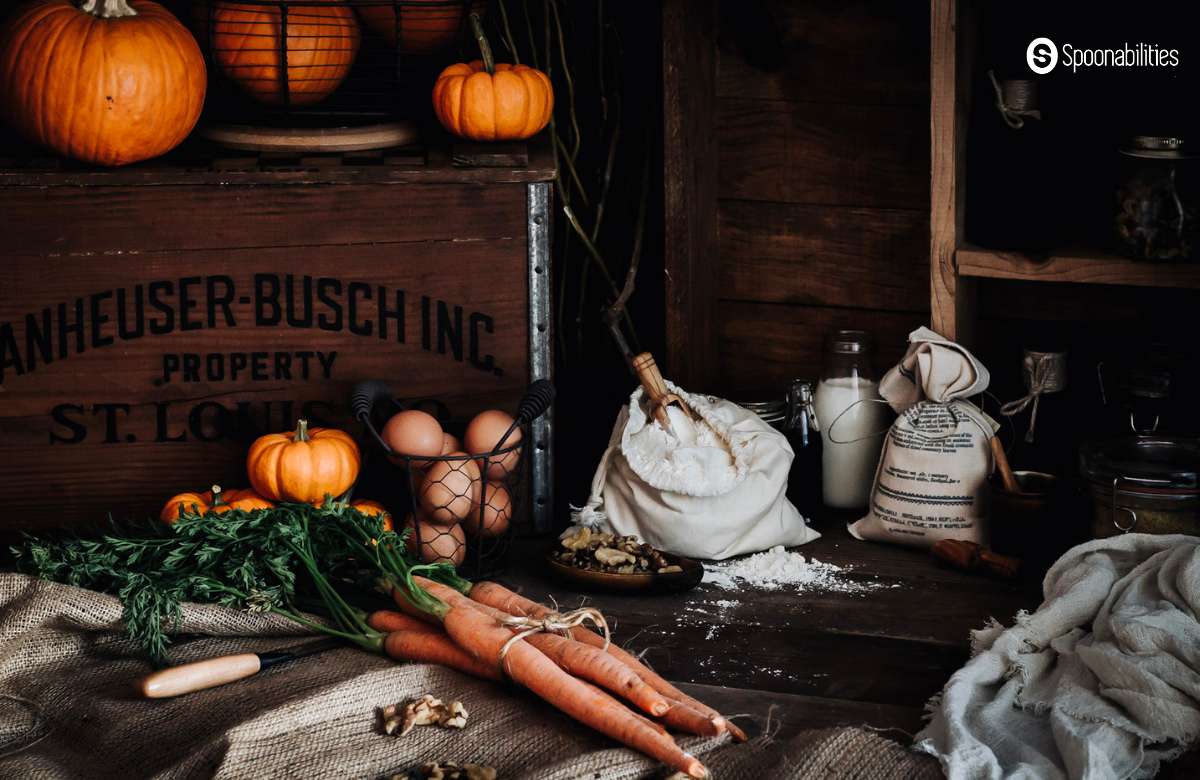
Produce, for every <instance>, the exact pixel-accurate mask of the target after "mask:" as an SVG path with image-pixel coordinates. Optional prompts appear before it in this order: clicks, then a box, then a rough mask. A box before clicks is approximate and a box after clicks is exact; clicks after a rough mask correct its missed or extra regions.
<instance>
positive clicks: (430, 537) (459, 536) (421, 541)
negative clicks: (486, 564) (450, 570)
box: [404, 514, 467, 566]
mask: <svg viewBox="0 0 1200 780" xmlns="http://www.w3.org/2000/svg"><path fill="white" fill-rule="evenodd" d="M404 527H405V528H408V529H410V533H409V534H408V550H409V552H411V553H412V554H413V555H415V556H417V557H418V558H420V559H421V560H422V561H423V562H424V563H441V562H442V561H445V562H446V563H452V564H454V565H455V566H458V565H459V564H461V563H462V562H463V559H464V558H466V557H467V536H466V534H464V533H463V529H462V526H461V525H459V524H458V523H454V524H453V525H438V524H436V523H431V522H429V521H428V520H426V519H425V518H421V524H420V529H419V530H418V529H416V528H415V524H414V523H413V516H412V515H411V514H410V515H409V516H408V518H407V519H406V520H405V521H404Z"/></svg>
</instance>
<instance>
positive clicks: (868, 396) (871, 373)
mask: <svg viewBox="0 0 1200 780" xmlns="http://www.w3.org/2000/svg"><path fill="white" fill-rule="evenodd" d="M871 353H872V347H871V337H870V334H868V333H866V332H865V331H861V330H839V331H836V332H834V333H833V334H831V335H830V336H829V337H828V338H827V339H826V342H825V360H824V366H823V368H822V371H821V380H820V382H818V383H817V390H816V402H815V404H814V406H815V409H816V415H817V420H818V421H819V422H820V425H821V435H822V438H823V441H822V450H821V494H822V498H823V500H824V503H825V505H826V506H828V507H832V508H836V509H860V508H863V507H865V506H867V503H868V502H869V501H870V497H871V485H872V483H873V482H874V481H875V469H876V467H877V466H878V465H879V452H880V449H881V447H882V446H883V433H885V432H886V431H887V426H888V422H889V419H890V410H889V408H888V407H887V405H886V404H884V403H883V402H882V399H881V398H880V397H879V381H878V378H877V377H876V374H875V369H874V366H873V365H872V363H871Z"/></svg>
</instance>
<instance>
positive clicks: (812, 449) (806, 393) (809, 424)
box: [740, 379, 821, 525]
mask: <svg viewBox="0 0 1200 780" xmlns="http://www.w3.org/2000/svg"><path fill="white" fill-rule="evenodd" d="M740 403H741V406H743V407H744V408H746V409H748V410H750V411H752V412H754V413H755V414H757V415H758V416H759V417H760V418H762V420H763V422H765V423H767V424H768V425H770V426H771V427H772V428H774V429H775V430H777V431H780V432H782V433H783V434H784V435H785V436H787V439H788V443H789V444H791V446H792V453H793V458H792V468H791V470H790V471H789V472H788V487H787V497H788V500H790V501H791V502H792V504H793V505H795V507H796V508H797V509H798V510H800V514H802V515H804V517H805V519H806V520H807V521H808V522H809V524H810V525H811V524H812V523H813V520H814V516H815V515H816V514H817V511H818V510H819V509H820V507H821V435H820V433H818V430H819V428H818V424H817V418H816V413H815V411H814V409H813V383H812V382H810V381H808V380H804V379H797V380H794V381H793V382H792V383H791V384H790V385H789V386H788V388H787V395H786V397H782V398H780V397H776V398H769V399H766V400H762V401H743V402H740Z"/></svg>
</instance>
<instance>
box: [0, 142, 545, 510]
mask: <svg viewBox="0 0 1200 780" xmlns="http://www.w3.org/2000/svg"><path fill="white" fill-rule="evenodd" d="M552 176H553V168H552V163H551V161H550V159H549V156H548V154H546V153H542V152H537V153H532V154H531V155H530V160H529V163H528V165H526V166H524V167H520V168H465V167H461V166H455V165H453V164H452V162H451V160H450V157H449V155H437V154H435V153H430V154H429V155H428V157H427V158H426V157H425V156H421V155H418V158H417V159H415V160H414V159H412V158H411V157H408V156H405V155H399V154H397V155H393V156H392V157H391V158H389V157H385V156H380V155H376V156H371V155H366V156H365V157H361V158H356V157H352V156H347V157H345V158H339V157H334V158H332V159H331V158H318V159H310V160H286V159H282V160H281V159H272V160H265V159H258V158H254V157H239V158H234V159H226V160H214V159H208V160H207V161H205V160H201V161H197V162H195V163H192V162H190V161H189V162H187V163H185V164H178V163H177V164H174V165H170V164H162V163H158V164H150V165H146V166H137V167H134V168H130V169H123V170H115V171H95V170H91V169H87V170H84V169H80V170H70V169H66V168H57V169H56V168H54V167H50V168H39V167H36V166H35V167H23V168H17V167H11V166H10V167H2V168H0V214H3V215H4V216H3V221H4V223H5V230H4V236H5V240H4V245H3V249H0V256H2V257H3V258H4V261H5V270H6V274H5V281H4V283H3V291H2V293H0V468H2V469H3V472H4V476H5V478H4V481H3V486H2V487H0V504H3V506H4V507H5V511H4V513H3V515H0V529H3V530H6V531H9V532H11V531H13V530H15V529H34V528H45V527H49V526H55V525H63V524H75V523H81V522H86V521H89V520H93V519H99V518H102V517H104V515H105V514H106V513H112V514H113V515H114V516H128V515H144V514H153V513H156V512H157V510H158V508H159V506H160V505H161V503H162V501H163V499H164V498H165V497H166V496H167V495H168V494H171V493H174V492H176V491H177V490H180V489H185V488H186V489H194V488H201V489H202V488H205V487H206V486H208V485H210V484H213V483H221V484H223V485H225V486H227V487H238V486H242V485H244V484H245V474H244V468H243V457H244V452H245V449H246V447H247V446H248V444H249V442H250V441H252V440H253V439H254V438H255V437H256V436H257V435H259V434H261V433H263V432H264V431H273V430H282V429H285V428H287V427H289V426H291V425H293V424H294V421H295V419H296V418H297V417H300V416H305V417H307V418H309V419H310V421H311V422H312V424H314V425H336V426H345V427H347V428H348V429H351V430H356V429H357V426H356V425H355V424H354V423H353V421H352V420H351V419H350V414H349V409H348V406H347V402H348V398H349V394H350V391H351V388H352V387H353V385H354V384H355V383H356V382H359V381H361V380H364V379H372V378H374V379H383V380H386V381H388V382H389V383H391V385H392V387H393V388H394V390H395V391H396V392H397V394H399V395H401V396H403V397H410V398H411V397H433V398H436V399H438V400H439V401H441V402H442V403H444V404H445V405H446V407H447V408H448V409H449V410H450V412H451V413H452V414H453V415H454V416H455V417H457V418H462V417H466V416H469V415H470V414H472V413H474V412H475V411H478V410H480V409H482V408H488V407H499V408H509V409H511V408H513V407H514V406H515V404H516V401H517V400H518V399H519V398H520V396H521V395H522V393H523V391H524V389H525V387H526V386H527V384H528V383H529V381H531V379H535V378H540V377H545V376H549V373H550V355H549V349H550V330H549V318H548V314H549V292H548V290H549V276H550V269H549V256H548V250H549V233H548V231H549V220H550V217H549V208H550V202H549V198H550V191H549V188H550V185H549V183H548V181H549V179H551V178H552ZM549 426H550V421H549V418H546V419H545V420H544V421H543V422H542V423H541V424H540V425H539V426H538V427H537V428H536V429H535V431H534V438H535V442H536V446H535V448H533V450H532V451H531V456H532V457H531V462H532V466H533V495H532V496H531V499H532V500H531V501H530V506H531V507H532V509H533V510H534V519H535V521H536V523H537V525H538V526H539V527H545V526H548V523H549V511H550V507H551V502H550V495H549V491H550V484H551V483H550V476H549V464H550V429H549Z"/></svg>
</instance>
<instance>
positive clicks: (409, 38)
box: [355, 0, 486, 55]
mask: <svg viewBox="0 0 1200 780" xmlns="http://www.w3.org/2000/svg"><path fill="white" fill-rule="evenodd" d="M463 5H464V4H463V3H462V2H460V0H405V2H404V3H403V4H402V5H401V6H400V18H399V21H398V22H397V19H396V6H394V5H360V6H356V7H355V10H356V11H358V15H359V17H360V18H361V19H362V20H363V22H365V23H366V25H367V27H369V28H370V29H371V30H372V31H373V32H374V33H375V34H376V35H378V36H379V37H381V38H383V39H384V40H385V41H387V42H388V45H390V46H397V45H398V46H399V49H400V51H401V52H403V53H404V54H420V55H425V54H433V53H435V52H437V51H440V50H441V49H444V48H446V47H447V46H449V45H450V44H452V43H454V39H455V38H456V37H458V30H459V28H460V27H462V22H463ZM485 7H486V3H484V2H482V0H476V2H473V3H472V4H471V10H472V11H477V12H480V13H482V11H483V9H484V8H485Z"/></svg>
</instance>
